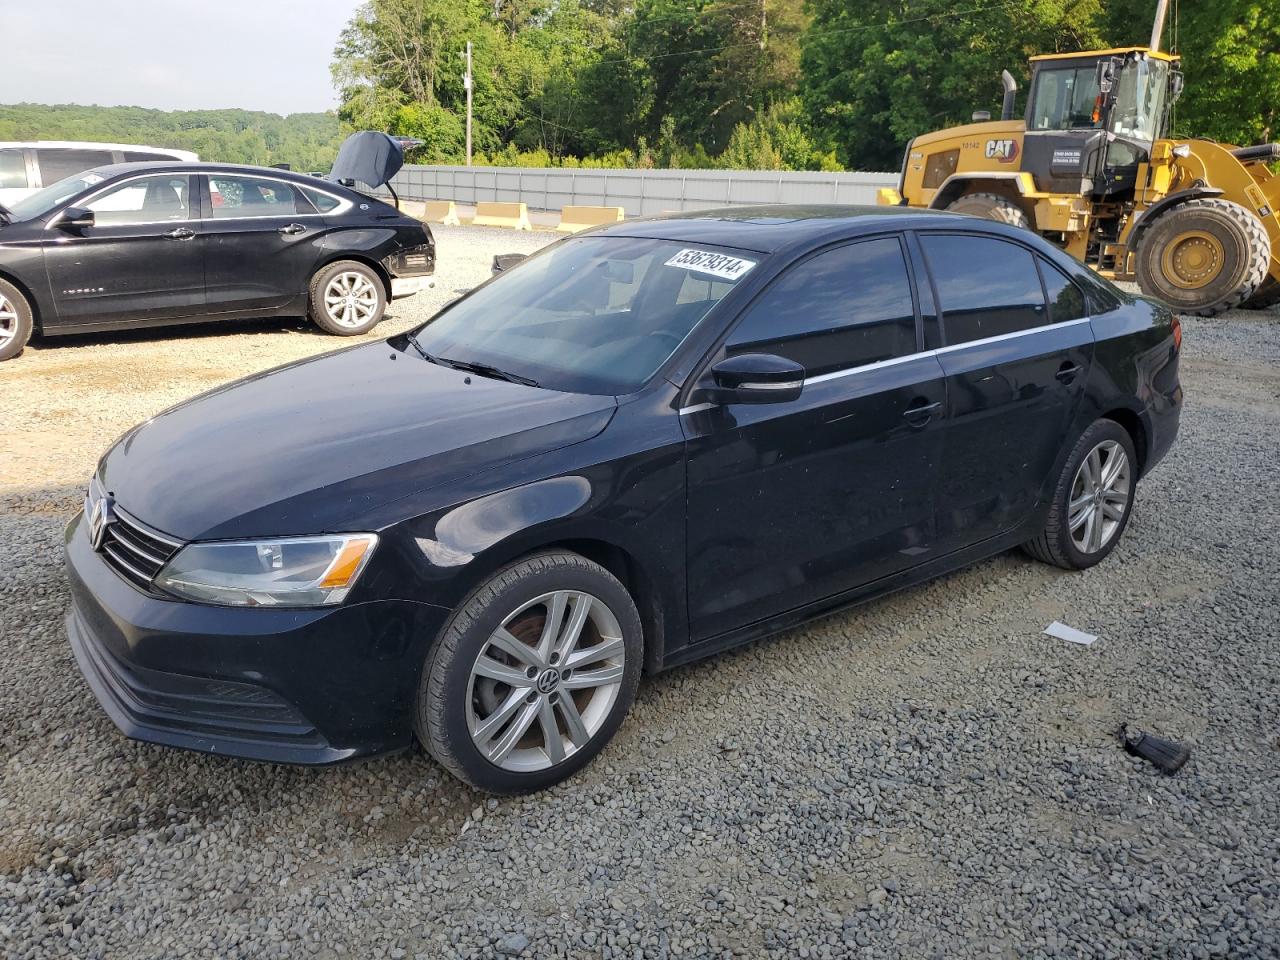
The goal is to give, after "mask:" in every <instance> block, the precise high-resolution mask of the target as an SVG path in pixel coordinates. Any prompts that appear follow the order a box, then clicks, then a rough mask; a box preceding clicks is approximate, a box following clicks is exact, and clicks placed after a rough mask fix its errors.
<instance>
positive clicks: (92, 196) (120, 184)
mask: <svg viewBox="0 0 1280 960" xmlns="http://www.w3.org/2000/svg"><path fill="white" fill-rule="evenodd" d="M91 169H92V168H91ZM91 169H90V170H86V171H85V173H90V172H91ZM165 176H174V177H188V178H189V177H190V176H191V172H190V171H184V172H181V173H172V174H166V173H161V172H157V171H155V170H152V171H150V172H149V173H137V174H134V175H133V176H131V177H125V178H124V179H123V180H115V181H113V182H112V183H109V184H108V185H107V186H105V187H103V188H102V189H101V190H99V191H98V192H97V193H93V194H90V195H89V196H88V197H87V198H85V199H84V200H83V201H81V202H80V203H77V204H76V206H77V207H84V208H86V209H87V208H88V205H89V204H90V203H92V202H93V201H94V200H97V199H98V198H99V197H101V196H103V195H104V194H106V193H108V192H110V191H112V190H114V189H116V188H117V187H123V186H125V185H127V184H130V183H133V181H135V180H145V179H146V178H147V177H165ZM190 191H191V184H190V182H188V184H187V192H188V197H187V218H186V219H185V220H135V221H133V222H132V223H104V224H102V226H104V227H150V226H154V225H155V224H157V223H192V222H193V221H195V220H196V219H197V218H196V217H193V216H191V198H190V196H189V194H190ZM64 212H65V210H60V211H58V215H57V216H56V217H54V218H52V219H51V220H50V221H49V222H48V223H46V224H45V225H44V228H45V229H46V230H51V229H52V228H53V227H55V226H57V224H58V221H60V220H61V219H62V214H63V213H64ZM126 212H127V211H126ZM95 226H97V224H95Z"/></svg>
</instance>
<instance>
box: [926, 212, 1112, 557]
mask: <svg viewBox="0 0 1280 960" xmlns="http://www.w3.org/2000/svg"><path fill="white" fill-rule="evenodd" d="M920 245H921V247H922V248H923V250H924V254H925V258H926V260H927V261H928V265H929V271H930V273H931V274H932V275H933V280H934V284H935V287H936V289H937V291H938V297H939V299H940V300H941V303H940V304H939V307H940V309H941V312H942V332H943V338H944V345H943V346H942V348H941V349H939V350H938V360H939V362H940V363H941V364H942V368H943V370H944V371H945V373H946V377H947V399H948V410H947V418H948V420H949V425H948V429H947V434H946V441H945V445H944V450H943V458H942V465H943V475H944V477H945V481H944V482H942V483H940V484H939V487H938V537H939V542H940V543H941V544H942V545H943V546H944V547H945V548H946V549H948V550H950V549H959V548H962V547H965V546H968V545H969V544H972V543H976V542H978V541H981V540H985V539H987V538H989V537H993V536H996V535H998V534H1001V533H1005V532H1007V531H1009V530H1012V529H1013V528H1014V527H1016V526H1017V525H1018V524H1020V523H1021V522H1023V521H1024V520H1026V519H1027V517H1028V516H1029V515H1030V514H1031V512H1032V510H1033V509H1034V508H1035V506H1036V504H1037V503H1038V502H1039V499H1040V497H1041V495H1042V491H1043V489H1044V487H1045V485H1046V483H1047V481H1048V480H1049V475H1050V472H1051V471H1052V469H1053V465H1054V462H1055V461H1056V459H1057V457H1058V454H1059V452H1060V451H1061V450H1062V447H1063V444H1064V443H1066V442H1068V440H1069V439H1074V438H1068V437H1067V436H1066V432H1067V430H1068V428H1069V426H1070V424H1071V422H1072V419H1073V418H1074V416H1075V411H1076V407H1077V405H1078V404H1079V402H1080V398H1081V396H1082V395H1083V392H1084V387H1085V381H1086V380H1087V379H1088V375H1089V367H1090V364H1091V363H1092V360H1093V331H1092V329H1091V327H1090V325H1089V321H1088V319H1087V317H1086V316H1085V307H1084V302H1085V301H1084V297H1083V294H1082V293H1081V291H1080V289H1079V287H1077V286H1076V285H1075V284H1074V283H1073V282H1072V281H1071V280H1070V279H1069V278H1068V277H1066V276H1065V275H1064V274H1063V273H1062V272H1061V271H1060V270H1058V269H1057V268H1056V267H1054V266H1053V265H1052V264H1050V263H1049V262H1048V261H1046V260H1044V259H1043V258H1041V257H1039V256H1037V255H1036V254H1033V253H1032V252H1031V251H1030V250H1029V249H1027V248H1026V247H1024V246H1022V245H1021V244H1018V243H1013V242H1010V241H1006V240H1000V239H997V238H995V237H979V236H974V235H969V234H958V233H946V234H943V233H938V234H927V233H922V234H920ZM1042 274H1043V281H1042V279H1041V275H1042ZM1046 291H1047V298H1046Z"/></svg>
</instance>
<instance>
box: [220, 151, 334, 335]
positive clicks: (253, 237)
mask: <svg viewBox="0 0 1280 960" xmlns="http://www.w3.org/2000/svg"><path fill="white" fill-rule="evenodd" d="M206 182H207V184H208V189H209V194H208V197H207V201H208V202H207V203H206V205H205V219H204V221H203V223H204V236H203V238H202V242H203V244H204V252H205V279H206V283H207V286H208V297H209V309H210V311H211V312H218V313H221V312H225V311H232V310H264V311H271V310H274V309H277V308H279V307H283V306H286V305H287V304H289V303H290V301H294V300H297V299H298V298H299V297H301V296H302V295H303V294H305V293H306V290H307V284H308V283H309V282H310V277H311V268H312V267H313V265H314V264H315V263H316V262H317V259H318V253H317V249H316V247H317V245H318V244H321V243H323V230H322V229H321V228H322V225H323V222H324V220H323V217H321V216H319V214H318V213H317V211H316V209H315V207H313V206H312V205H311V201H309V200H308V199H307V198H306V196H304V195H303V193H302V191H301V190H299V189H298V188H297V187H295V186H294V185H292V184H290V183H286V182H285V181H283V180H275V179H272V178H270V177H251V176H245V175H243V174H229V173H211V174H209V175H208V176H207V177H206Z"/></svg>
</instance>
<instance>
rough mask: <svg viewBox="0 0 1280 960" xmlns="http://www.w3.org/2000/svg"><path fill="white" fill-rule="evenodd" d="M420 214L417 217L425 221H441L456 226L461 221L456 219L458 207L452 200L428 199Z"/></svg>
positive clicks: (446, 224)
mask: <svg viewBox="0 0 1280 960" xmlns="http://www.w3.org/2000/svg"><path fill="white" fill-rule="evenodd" d="M422 206H423V211H422V215H421V216H420V217H419V218H418V219H419V220H424V221H426V222H427V223H443V224H444V225H445V226H449V227H456V226H457V225H458V224H460V223H461V222H462V221H461V220H459V219H458V208H457V206H456V205H455V204H454V202H453V201H452V200H428V201H427V202H426V203H424V204H423V205H422Z"/></svg>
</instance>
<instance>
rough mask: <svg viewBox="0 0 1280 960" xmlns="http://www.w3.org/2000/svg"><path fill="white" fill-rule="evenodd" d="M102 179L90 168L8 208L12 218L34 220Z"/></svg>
mask: <svg viewBox="0 0 1280 960" xmlns="http://www.w3.org/2000/svg"><path fill="white" fill-rule="evenodd" d="M103 179H104V178H102V177H100V176H98V175H97V174H96V173H94V172H93V171H92V170H89V171H86V172H85V173H77V174H76V175H75V176H71V177H66V178H65V179H63V180H59V181H58V182H57V183H54V184H50V185H49V186H47V187H45V188H44V189H43V190H37V191H36V192H35V193H33V194H31V196H29V197H23V198H22V199H21V200H18V201H16V202H14V203H11V204H9V210H10V212H12V213H13V219H14V220H34V219H35V218H36V217H42V216H44V215H45V214H46V213H48V212H49V211H50V210H52V209H53V208H54V207H56V206H57V205H58V204H60V203H62V202H63V201H64V200H70V199H71V198H72V197H74V196H75V195H76V194H78V193H83V192H84V191H86V190H88V189H89V188H90V187H92V186H94V185H95V184H99V183H101V182H102V181H103Z"/></svg>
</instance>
